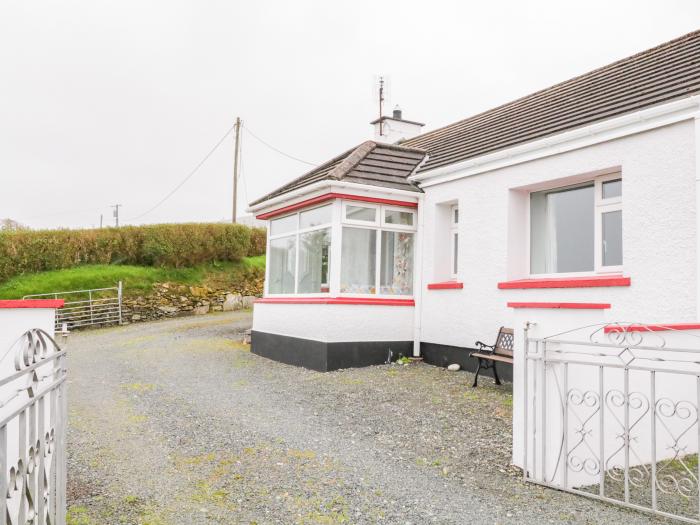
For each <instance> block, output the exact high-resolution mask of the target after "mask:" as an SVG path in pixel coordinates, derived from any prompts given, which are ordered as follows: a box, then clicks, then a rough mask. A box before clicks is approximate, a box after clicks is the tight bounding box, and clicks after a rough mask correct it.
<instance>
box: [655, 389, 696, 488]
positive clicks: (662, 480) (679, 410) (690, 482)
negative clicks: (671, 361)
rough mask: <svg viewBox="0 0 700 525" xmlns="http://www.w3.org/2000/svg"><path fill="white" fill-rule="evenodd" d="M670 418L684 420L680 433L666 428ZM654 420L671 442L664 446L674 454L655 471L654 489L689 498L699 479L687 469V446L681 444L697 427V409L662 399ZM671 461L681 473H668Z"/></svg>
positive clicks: (690, 405) (690, 404)
mask: <svg viewBox="0 0 700 525" xmlns="http://www.w3.org/2000/svg"><path fill="white" fill-rule="evenodd" d="M671 418H677V419H678V420H680V421H686V425H685V426H684V427H683V428H681V430H680V432H673V430H671V428H670V426H669V422H670V420H671ZM656 421H658V422H659V423H660V424H661V428H663V429H664V431H665V433H666V435H667V437H668V438H669V439H670V442H669V445H668V446H667V447H666V448H667V449H668V450H671V451H672V452H673V457H672V458H671V459H668V460H665V461H663V462H661V463H660V466H659V467H658V468H657V471H656V487H657V488H658V489H659V490H660V491H662V492H665V493H666V494H670V493H673V492H676V493H678V494H680V495H681V496H683V497H684V498H690V497H693V496H695V495H696V494H697V488H698V477H697V475H696V474H695V473H694V472H693V471H692V470H691V469H690V468H689V467H688V464H687V462H686V459H685V456H686V455H687V454H688V452H687V447H688V443H686V444H685V445H683V444H682V441H683V440H685V439H687V438H688V437H689V436H688V434H689V432H690V431H691V430H692V429H693V428H695V427H696V425H697V424H698V409H697V407H696V406H695V405H694V404H693V403H691V402H689V401H683V400H682V401H677V402H674V401H673V400H671V399H669V398H661V399H659V400H658V401H657V402H656ZM673 462H677V463H678V464H679V465H680V467H681V468H680V471H681V472H680V474H679V475H678V476H675V475H674V474H673V473H671V472H667V471H668V470H670V469H671V466H672V465H673Z"/></svg>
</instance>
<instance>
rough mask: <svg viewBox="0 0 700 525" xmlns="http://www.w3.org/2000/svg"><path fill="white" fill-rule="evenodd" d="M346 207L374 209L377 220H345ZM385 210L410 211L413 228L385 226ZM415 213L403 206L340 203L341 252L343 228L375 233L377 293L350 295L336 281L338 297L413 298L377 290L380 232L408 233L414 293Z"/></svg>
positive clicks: (339, 269) (402, 225)
mask: <svg viewBox="0 0 700 525" xmlns="http://www.w3.org/2000/svg"><path fill="white" fill-rule="evenodd" d="M347 206H358V207H365V208H374V209H376V210H377V214H376V216H375V218H376V219H377V220H376V221H375V222H374V223H371V222H369V221H355V220H352V219H347V218H346V212H345V210H346V207H347ZM385 209H392V210H400V211H410V212H412V213H413V226H407V225H405V224H387V223H386V222H385V221H384V210H385ZM416 219H417V216H416V211H415V210H414V209H412V208H408V207H405V206H390V205H386V204H369V203H363V202H360V203H358V202H357V201H351V200H344V201H342V215H341V220H340V226H341V227H340V231H341V235H340V242H341V247H340V251H341V252H342V230H343V227H344V226H347V227H350V228H361V229H366V230H375V231H376V232H377V233H376V235H375V237H376V239H375V243H376V246H375V263H374V274H375V275H374V284H375V290H377V293H368V294H359V293H350V292H342V291H341V290H340V284H341V283H340V281H338V288H337V291H338V295H340V296H343V297H359V298H365V297H367V298H369V297H375V298H377V299H391V298H394V299H396V298H402V299H411V298H413V295H414V294H411V295H398V294H382V293H379V290H380V289H381V275H382V274H381V272H382V266H381V263H382V232H384V231H391V232H398V233H401V232H409V233H412V234H413V265H414V267H413V268H414V274H413V291H414V293H415V277H416V273H415V263H416V240H417V229H418V228H417V225H416ZM341 265H342V257H341V258H340V259H339V260H338V276H339V277H340V273H341V272H342V268H341Z"/></svg>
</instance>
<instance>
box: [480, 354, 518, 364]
mask: <svg viewBox="0 0 700 525" xmlns="http://www.w3.org/2000/svg"><path fill="white" fill-rule="evenodd" d="M471 356H472V357H479V358H481V359H489V360H491V361H501V362H502V363H510V364H513V358H512V357H508V356H505V355H498V354H481V353H478V352H473V353H472V354H471Z"/></svg>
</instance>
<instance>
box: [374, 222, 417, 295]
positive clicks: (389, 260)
mask: <svg viewBox="0 0 700 525" xmlns="http://www.w3.org/2000/svg"><path fill="white" fill-rule="evenodd" d="M379 291H380V293H382V294H387V295H411V294H412V293H413V234H412V233H408V232H391V231H383V232H382V259H381V278H380V288H379Z"/></svg>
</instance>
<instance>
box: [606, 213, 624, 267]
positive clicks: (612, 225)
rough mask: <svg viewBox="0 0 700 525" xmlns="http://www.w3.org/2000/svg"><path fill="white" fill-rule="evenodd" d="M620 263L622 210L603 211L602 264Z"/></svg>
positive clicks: (615, 264) (618, 264)
mask: <svg viewBox="0 0 700 525" xmlns="http://www.w3.org/2000/svg"><path fill="white" fill-rule="evenodd" d="M621 264H622V211H621V210H617V211H610V212H607V213H603V266H620V265H621Z"/></svg>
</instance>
